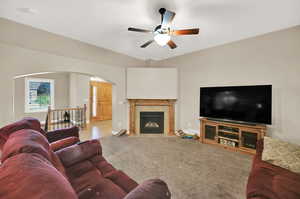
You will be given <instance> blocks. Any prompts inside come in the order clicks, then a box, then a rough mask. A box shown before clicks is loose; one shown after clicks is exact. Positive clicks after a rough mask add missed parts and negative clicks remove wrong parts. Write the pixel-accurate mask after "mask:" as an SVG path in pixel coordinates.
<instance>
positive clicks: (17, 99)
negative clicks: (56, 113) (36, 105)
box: [14, 73, 69, 121]
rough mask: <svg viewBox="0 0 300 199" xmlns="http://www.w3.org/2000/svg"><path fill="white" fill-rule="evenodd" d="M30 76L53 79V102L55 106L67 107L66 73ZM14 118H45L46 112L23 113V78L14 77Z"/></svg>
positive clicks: (67, 77) (67, 88) (67, 84)
mask: <svg viewBox="0 0 300 199" xmlns="http://www.w3.org/2000/svg"><path fill="white" fill-rule="evenodd" d="M30 78H44V79H53V80H54V104H55V108H67V107H68V106H69V75H68V73H50V74H44V75H33V76H30ZM14 109H15V115H14V119H15V120H19V119H22V118H23V117H35V118H37V119H39V120H40V121H45V120H46V115H47V112H38V113H25V78H24V77H22V78H17V79H15V96H14Z"/></svg>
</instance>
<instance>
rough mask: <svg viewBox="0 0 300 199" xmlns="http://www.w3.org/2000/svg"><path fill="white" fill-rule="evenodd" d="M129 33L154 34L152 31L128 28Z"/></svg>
mask: <svg viewBox="0 0 300 199" xmlns="http://www.w3.org/2000/svg"><path fill="white" fill-rule="evenodd" d="M128 31H134V32H145V33H149V32H152V30H145V29H140V28H132V27H130V28H128Z"/></svg>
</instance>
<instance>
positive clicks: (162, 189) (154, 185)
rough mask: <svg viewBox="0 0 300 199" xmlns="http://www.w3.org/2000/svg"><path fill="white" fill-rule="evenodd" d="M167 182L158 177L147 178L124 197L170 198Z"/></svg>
mask: <svg viewBox="0 0 300 199" xmlns="http://www.w3.org/2000/svg"><path fill="white" fill-rule="evenodd" d="M170 198H171V193H170V191H169V189H168V186H167V184H166V183H165V182H164V181H162V180H160V179H152V180H147V181H145V182H143V183H142V184H140V185H139V186H137V187H136V188H135V189H133V190H132V191H131V192H130V193H128V194H127V195H126V197H125V198H124V199H170Z"/></svg>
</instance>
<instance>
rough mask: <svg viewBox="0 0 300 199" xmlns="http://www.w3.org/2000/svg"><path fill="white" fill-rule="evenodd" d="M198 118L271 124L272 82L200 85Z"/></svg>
mask: <svg viewBox="0 0 300 199" xmlns="http://www.w3.org/2000/svg"><path fill="white" fill-rule="evenodd" d="M200 117H207V118H212V119H222V120H234V121H239V122H246V123H259V124H271V123H272V85H257V86H230V87H201V88H200Z"/></svg>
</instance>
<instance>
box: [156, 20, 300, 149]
mask: <svg viewBox="0 0 300 199" xmlns="http://www.w3.org/2000/svg"><path fill="white" fill-rule="evenodd" d="M152 66H157V67H175V68H178V70H179V85H180V86H179V100H178V105H179V113H178V117H179V127H180V128H189V127H188V126H190V128H193V129H199V125H200V124H199V121H198V117H199V92H200V91H199V88H200V87H202V86H234V85H257V84H272V85H273V107H272V109H273V115H272V119H273V125H271V126H269V127H268V129H269V130H268V134H269V135H271V136H273V137H277V138H281V139H284V140H288V141H291V142H294V143H300V133H299V129H300V121H299V113H300V26H297V27H295V28H291V29H287V30H283V31H279V32H274V33H270V34H266V35H263V36H258V37H255V38H251V39H247V40H243V41H239V42H235V43H231V44H227V45H223V46H219V47H215V48H211V49H207V50H202V51H198V52H195V53H191V54H187V55H183V56H179V57H175V58H171V59H168V60H163V61H159V62H156V63H154V64H153V65H152Z"/></svg>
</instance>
